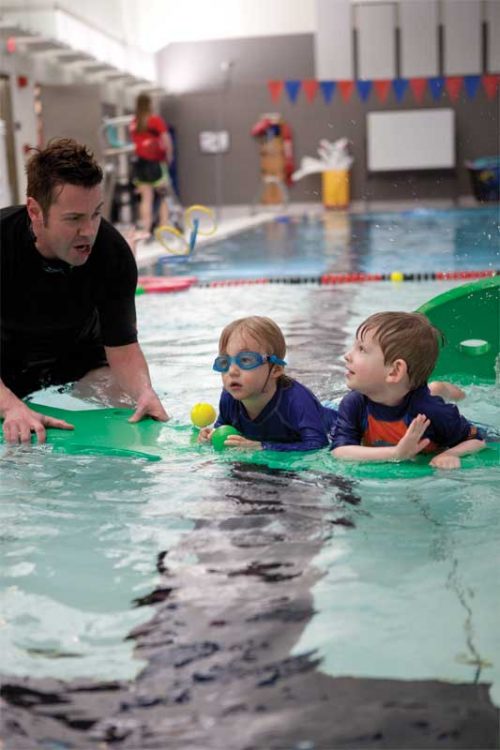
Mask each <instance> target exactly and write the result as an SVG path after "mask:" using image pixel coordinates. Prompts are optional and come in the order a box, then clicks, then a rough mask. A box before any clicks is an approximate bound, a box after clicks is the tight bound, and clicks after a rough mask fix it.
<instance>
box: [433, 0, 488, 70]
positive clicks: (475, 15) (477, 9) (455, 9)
mask: <svg viewBox="0 0 500 750" xmlns="http://www.w3.org/2000/svg"><path fill="white" fill-rule="evenodd" d="M481 11H482V4H481V3H480V2H477V0H459V2H457V0H443V5H442V14H443V15H442V23H443V26H444V71H443V73H444V75H448V76H453V75H466V74H468V73H469V74H474V73H476V74H477V73H481V72H482V61H481V22H482V17H481Z"/></svg>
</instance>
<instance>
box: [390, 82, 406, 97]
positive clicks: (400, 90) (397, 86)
mask: <svg viewBox="0 0 500 750" xmlns="http://www.w3.org/2000/svg"><path fill="white" fill-rule="evenodd" d="M392 88H393V89H394V94H395V96H396V100H397V101H398V102H400V101H401V100H402V99H403V98H404V95H405V94H406V89H407V88H408V79H407V78H396V79H395V80H394V81H393V82H392Z"/></svg>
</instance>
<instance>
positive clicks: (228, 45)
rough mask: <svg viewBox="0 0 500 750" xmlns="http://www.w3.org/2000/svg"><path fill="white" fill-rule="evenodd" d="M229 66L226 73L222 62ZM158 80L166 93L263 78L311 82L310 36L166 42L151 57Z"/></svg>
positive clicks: (311, 38)
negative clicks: (303, 79) (159, 50)
mask: <svg viewBox="0 0 500 750" xmlns="http://www.w3.org/2000/svg"><path fill="white" fill-rule="evenodd" d="M227 63H231V64H232V65H231V67H230V69H229V71H228V70H226V64H227ZM157 64H158V80H159V81H161V83H162V86H164V88H165V89H166V90H167V91H168V92H169V93H172V94H185V93H188V92H189V93H192V92H194V91H206V90H208V91H210V90H214V89H217V88H220V87H221V86H225V85H227V84H228V83H230V84H231V85H238V86H240V85H243V84H248V83H256V82H257V81H266V80H267V79H268V78H314V38H313V36H312V34H293V35H289V36H273V37H260V38H256V39H222V40H216V41H208V42H185V43H184V42H178V43H175V44H170V45H169V46H168V47H166V48H165V49H164V50H162V51H161V52H159V53H158V55H157Z"/></svg>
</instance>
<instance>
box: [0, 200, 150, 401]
mask: <svg viewBox="0 0 500 750" xmlns="http://www.w3.org/2000/svg"><path fill="white" fill-rule="evenodd" d="M0 261H1V265H0V283H1V298H0V318H1V339H0V341H1V352H0V374H1V377H2V380H3V381H4V383H5V384H6V385H7V386H8V387H9V388H11V389H12V390H13V391H14V393H16V394H17V395H25V393H26V392H27V390H26V388H27V386H26V385H25V384H24V385H23V382H24V381H27V382H28V381H29V384H30V387H31V389H34V387H36V386H37V385H38V387H40V386H41V385H44V384H49V383H50V382H65V381H69V380H72V379H77V377H80V376H81V375H82V374H85V371H86V370H88V369H91V368H92V367H95V366H97V364H99V363H101V361H102V363H104V362H105V355H104V349H103V345H105V346H123V345H126V344H132V343H135V342H136V341H137V326H136V313H135V288H136V285H137V266H136V263H135V260H134V257H133V255H132V252H131V250H130V248H129V246H128V244H127V243H126V241H125V240H124V239H123V237H122V236H121V234H120V233H119V232H118V231H117V230H116V229H114V227H113V226H112V225H111V224H110V223H109V222H107V221H106V220H105V219H102V221H101V224H100V227H99V231H98V233H97V237H96V240H95V243H94V246H93V248H92V252H91V254H90V257H89V258H88V260H87V262H86V263H85V264H83V265H82V266H70V265H68V264H67V263H65V262H63V261H58V260H48V259H46V258H44V257H43V256H42V255H41V254H40V253H39V252H38V250H37V249H36V246H35V239H34V235H33V232H32V231H31V225H30V220H29V217H28V213H27V210H26V207H25V206H14V207H9V208H5V209H3V210H2V211H1V212H0ZM75 363H76V365H77V366H76V367H75ZM37 373H38V374H37ZM65 373H66V374H65ZM75 373H76V375H75ZM38 380H40V383H39V384H38V383H37V381H38Z"/></svg>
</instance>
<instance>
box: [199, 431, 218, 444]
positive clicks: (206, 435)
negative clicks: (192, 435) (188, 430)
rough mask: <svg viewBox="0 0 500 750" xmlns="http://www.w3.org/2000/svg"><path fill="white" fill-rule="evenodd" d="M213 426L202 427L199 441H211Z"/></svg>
mask: <svg viewBox="0 0 500 750" xmlns="http://www.w3.org/2000/svg"><path fill="white" fill-rule="evenodd" d="M213 431H214V430H213V427H202V429H201V430H200V432H199V434H198V442H199V443H209V442H210V440H211V439H212V434H213Z"/></svg>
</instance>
